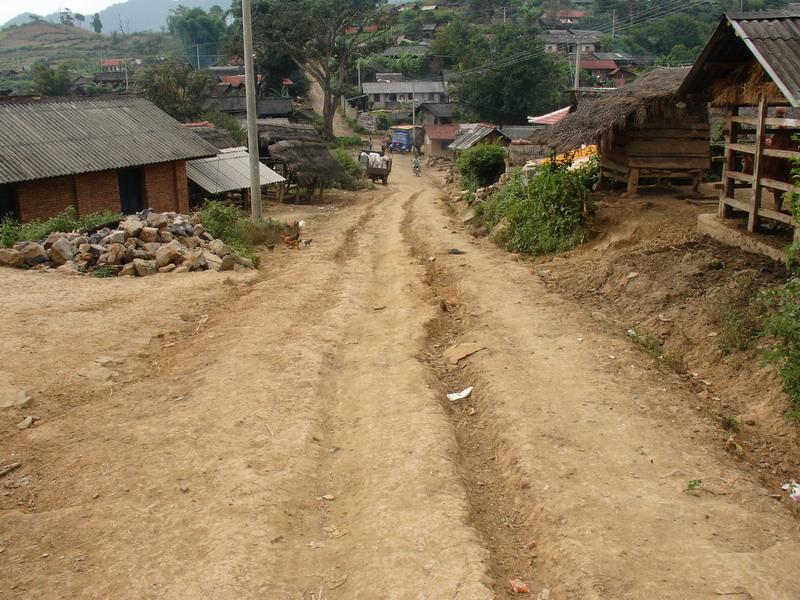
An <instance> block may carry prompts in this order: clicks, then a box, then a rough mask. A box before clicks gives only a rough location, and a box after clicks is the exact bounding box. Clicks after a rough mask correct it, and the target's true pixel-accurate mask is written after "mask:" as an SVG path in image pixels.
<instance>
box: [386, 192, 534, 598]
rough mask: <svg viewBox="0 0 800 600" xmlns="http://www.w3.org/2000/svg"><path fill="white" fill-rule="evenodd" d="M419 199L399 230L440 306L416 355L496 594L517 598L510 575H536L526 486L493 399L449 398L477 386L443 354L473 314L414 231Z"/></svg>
mask: <svg viewBox="0 0 800 600" xmlns="http://www.w3.org/2000/svg"><path fill="white" fill-rule="evenodd" d="M415 199H416V196H412V197H411V198H409V199H408V200H407V201H406V202H405V203H404V205H403V209H404V213H405V214H404V219H403V222H402V225H401V231H402V234H403V238H404V240H405V241H406V243H407V244H408V246H409V247H410V248H411V252H412V254H413V256H415V257H416V258H418V259H419V260H421V261H424V262H425V264H426V271H425V280H424V283H425V285H426V287H427V288H428V294H427V297H426V298H425V300H426V301H427V302H429V303H431V304H435V305H438V306H439V311H438V313H437V315H436V317H434V318H433V319H432V320H430V321H429V322H428V323H427V325H426V337H425V349H424V350H423V351H422V352H421V353H420V355H419V357H418V358H419V360H420V361H421V362H423V363H424V364H425V365H427V367H428V370H429V373H430V377H431V380H432V381H431V385H432V387H433V388H434V389H437V390H438V392H439V393H438V397H439V398H440V399H441V403H442V406H443V409H444V411H445V413H446V414H447V415H448V418H449V420H450V423H451V425H452V430H453V435H454V438H455V441H456V447H457V452H456V457H455V459H456V467H457V470H458V473H459V476H460V479H461V483H462V485H463V486H464V489H465V490H466V493H467V500H468V504H469V517H470V521H469V523H468V524H469V525H470V526H472V527H473V528H474V529H475V530H476V531H477V532H478V533H479V535H480V537H481V540H482V542H483V545H484V547H485V548H486V549H487V550H488V552H489V564H488V565H487V567H488V571H489V575H490V576H491V578H492V581H493V588H494V592H495V594H496V597H497V598H501V597H509V598H510V597H515V596H516V594H513V593H512V592H511V590H510V588H509V579H516V580H519V581H522V582H524V583H526V584H528V585H529V586H530V585H531V583H532V582H533V581H534V580H535V571H534V567H535V560H536V549H535V546H536V542H535V540H533V539H532V538H531V537H530V536H529V535H526V529H527V527H526V519H527V514H528V513H526V512H523V506H524V505H523V503H522V502H521V499H520V498H519V497H518V494H517V493H516V492H517V490H520V489H526V488H527V487H528V485H527V484H526V483H525V482H524V480H523V478H522V477H521V474H519V473H518V470H517V468H516V461H515V459H514V458H513V456H512V454H511V452H510V451H509V450H508V449H507V448H506V447H505V444H503V443H502V442H501V440H500V437H499V436H498V435H497V433H496V432H497V429H496V425H495V423H494V422H493V420H492V418H491V412H490V411H489V410H488V404H489V399H488V398H485V397H483V395H482V394H481V392H480V390H479V389H477V390H475V391H473V394H472V396H471V397H470V398H468V399H467V400H463V401H458V402H450V401H449V400H447V397H446V394H447V393H449V392H453V391H458V390H463V389H465V388H466V387H468V386H475V384H476V383H477V382H476V381H475V378H474V377H471V376H470V372H469V371H470V370H469V369H467V368H462V367H463V366H464V365H451V364H449V363H448V362H447V361H446V360H444V359H443V357H442V353H443V352H444V350H446V349H447V348H448V347H450V346H452V345H454V344H456V343H458V342H459V341H462V340H469V331H470V315H469V312H468V307H466V306H465V305H464V304H463V301H462V295H461V291H460V288H459V282H458V279H457V277H455V276H454V274H453V273H452V272H451V271H449V270H448V269H446V268H443V267H441V266H439V265H438V264H437V262H436V260H435V257H434V256H431V255H432V251H431V249H430V248H429V247H428V246H427V245H426V244H425V243H424V242H423V241H422V240H421V239H420V237H419V236H418V235H417V233H416V231H415V229H414V200H415ZM432 259H433V260H432ZM476 387H480V386H476ZM531 591H533V587H531ZM534 597H536V596H534ZM543 597H544V596H543Z"/></svg>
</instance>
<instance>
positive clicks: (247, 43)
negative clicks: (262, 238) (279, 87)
mask: <svg viewBox="0 0 800 600" xmlns="http://www.w3.org/2000/svg"><path fill="white" fill-rule="evenodd" d="M242 26H243V29H244V31H243V34H244V79H245V93H246V95H247V150H248V152H249V154H250V215H251V216H252V218H253V221H256V222H258V221H261V171H260V167H259V161H258V158H259V156H258V124H257V123H256V80H255V65H254V64H253V13H252V11H251V9H250V0H242Z"/></svg>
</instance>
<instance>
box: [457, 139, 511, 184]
mask: <svg viewBox="0 0 800 600" xmlns="http://www.w3.org/2000/svg"><path fill="white" fill-rule="evenodd" d="M456 166H458V171H459V173H461V187H462V188H464V189H465V190H470V191H473V192H474V191H475V190H476V189H478V188H479V187H486V186H487V185H491V184H493V183H494V182H495V181H497V180H498V179H499V178H500V175H502V174H503V171H505V166H506V151H505V150H504V149H503V148H501V147H500V146H493V145H491V144H481V145H480V146H473V147H472V148H469V149H467V150H464V152H462V153H461V156H459V157H458V159H457V160H456Z"/></svg>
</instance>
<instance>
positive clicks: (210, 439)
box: [0, 157, 800, 600]
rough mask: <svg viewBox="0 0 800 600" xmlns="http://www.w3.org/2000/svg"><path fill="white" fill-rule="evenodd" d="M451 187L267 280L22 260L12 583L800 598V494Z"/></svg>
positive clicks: (34, 592)
mask: <svg viewBox="0 0 800 600" xmlns="http://www.w3.org/2000/svg"><path fill="white" fill-rule="evenodd" d="M438 175H439V174H438V173H432V174H428V173H426V174H425V175H424V176H423V177H422V178H413V177H411V176H410V168H409V165H408V159H407V158H406V157H397V158H396V161H395V172H394V173H393V174H392V178H391V181H390V185H389V186H388V187H387V188H384V189H380V190H378V191H376V192H371V193H366V194H363V195H360V196H358V198H359V199H358V200H356V201H353V202H351V203H348V204H343V205H339V206H337V207H335V209H332V208H330V207H329V208H328V209H324V210H323V209H322V208H320V207H304V208H300V209H296V210H297V212H296V213H294V214H303V215H304V216H306V218H307V220H308V223H309V227H308V229H307V235H308V236H310V237H313V238H314V242H313V244H312V245H311V246H310V247H309V248H305V249H303V250H297V251H293V250H289V249H285V248H279V249H276V251H275V253H274V254H271V255H268V256H267V258H266V260H265V265H264V267H263V268H262V270H261V271H260V272H259V273H257V274H239V273H236V274H229V275H226V274H221V273H200V274H192V275H184V276H156V277H151V278H145V279H133V280H131V279H126V280H121V279H115V280H96V279H89V278H85V279H84V278H76V279H69V278H65V277H63V276H57V275H52V274H35V273H24V272H17V271H10V270H5V271H2V272H0V281H2V287H3V297H2V308H3V310H2V314H3V319H2V320H0V351H2V356H3V357H4V358H3V361H2V365H0V385H2V386H5V389H14V388H19V389H20V390H24V391H25V392H26V393H28V394H29V395H30V396H31V397H32V404H31V406H30V407H29V408H26V409H24V410H23V409H7V410H5V411H0V425H1V426H2V428H1V431H2V434H0V435H1V436H2V437H0V463H2V464H8V463H10V462H15V461H19V462H22V467H21V468H20V469H18V470H17V471H15V472H14V473H12V474H10V475H6V476H4V477H3V478H2V480H0V482H2V487H0V508H2V510H1V511H0V573H2V577H0V597H2V598H15V599H27V598H47V599H50V598H64V599H73V598H104V599H106V598H107V599H113V600H121V599H131V600H133V599H149V598H166V599H204V598H208V599H212V598H213V599H215V600H233V599H236V600H241V599H248V598H259V599H281V600H282V599H301V598H302V599H306V600H310V599H311V598H314V599H315V600H320V599H321V598H325V599H350V598H359V599H378V598H386V599H424V598H430V599H439V598H441V599H453V598H459V599H464V600H480V599H487V600H488V599H491V598H506V597H510V596H511V594H510V593H509V592H508V591H506V585H507V581H508V579H510V578H515V579H519V580H521V581H524V582H525V583H527V584H528V586H529V587H530V589H531V594H530V595H529V596H521V597H530V598H537V597H539V598H547V597H549V598H551V599H554V600H558V599H566V598H572V599H593V598H609V599H627V598H637V599H638V598H642V599H645V598H646V599H662V598H664V599H667V598H669V599H695V598H696V599H719V598H731V599H735V600H739V599H745V598H755V599H765V600H767V599H768V600H775V599H782V598H787V599H788V598H794V599H796V598H800V588H799V587H798V581H797V576H798V573H799V572H800V530H799V529H798V524H797V521H796V520H795V519H794V518H793V517H792V516H791V515H790V513H789V511H788V510H787V509H786V507H785V505H784V503H785V502H786V499H784V500H783V501H776V500H775V499H774V498H771V497H770V496H769V494H774V493H775V492H776V490H768V489H765V488H763V487H761V486H760V485H759V484H757V483H756V481H755V479H754V478H752V477H750V476H749V475H748V473H747V472H746V471H745V470H744V467H743V466H742V465H741V463H738V462H737V461H736V458H735V456H733V455H731V454H728V453H726V452H724V450H723V449H721V448H720V447H719V445H718V444H712V443H710V442H708V441H707V440H708V439H709V438H710V436H708V435H705V433H706V432H708V431H709V430H710V429H711V428H713V427H716V425H715V424H713V423H711V422H709V421H706V420H705V418H704V417H702V416H700V415H699V414H698V411H697V410H696V407H695V406H694V398H693V395H692V394H689V393H688V392H685V391H683V390H682V389H681V388H680V386H679V385H678V384H677V382H676V380H675V379H674V378H671V377H669V376H667V375H664V374H662V373H660V372H659V371H657V370H655V369H652V368H651V367H650V366H649V364H650V363H649V359H648V358H647V357H646V356H645V355H644V354H641V353H639V352H637V351H635V350H634V349H633V348H632V347H631V346H630V345H629V344H627V343H626V342H625V340H623V339H621V338H620V337H618V336H615V335H612V334H611V333H608V332H605V331H604V330H602V329H600V328H599V327H598V326H597V325H596V324H595V323H594V321H593V320H592V319H591V318H590V317H589V316H588V315H586V314H585V313H584V312H582V311H581V310H580V309H579V308H578V307H576V306H573V305H571V304H570V303H568V302H564V301H563V300H561V299H559V297H558V296H556V295H554V294H551V293H549V292H548V291H547V290H546V289H545V288H544V287H543V286H542V284H541V283H540V282H539V281H538V279H537V277H536V276H535V274H534V270H533V268H532V267H531V266H530V265H529V264H527V263H524V262H516V261H515V260H514V258H513V257H512V256H511V255H509V254H506V253H504V252H502V251H501V250H499V249H496V248H494V247H492V246H491V245H490V244H488V243H486V242H484V241H478V240H474V239H473V238H472V237H471V236H470V235H469V234H468V232H467V231H466V230H464V229H463V228H462V227H461V225H460V220H459V219H453V218H452V217H451V216H450V215H449V214H448V208H447V206H446V204H445V203H444V202H443V201H442V200H440V198H439V196H440V193H439V192H438V191H437V185H438V179H437V178H436V177H437V176H438ZM287 210H288V209H287ZM450 248H460V249H462V250H463V251H464V252H465V253H464V254H461V255H451V254H448V253H447V250H448V249H450ZM431 257H433V258H435V260H431ZM461 342H476V343H478V344H479V345H481V346H485V347H486V349H485V350H483V351H481V352H479V353H477V354H475V355H473V356H471V357H470V358H467V359H465V360H463V361H461V362H460V363H459V364H458V365H452V364H449V363H448V362H447V361H445V360H444V359H443V358H442V353H443V352H444V350H446V349H447V348H449V347H450V346H452V345H453V344H456V343H461ZM103 357H106V358H103ZM98 359H99V361H100V362H97V360H98ZM467 385H472V386H474V387H475V392H474V394H473V396H472V397H471V398H468V399H466V400H461V401H458V402H452V403H451V402H448V401H447V400H446V399H445V398H444V394H445V392H450V391H456V390H459V389H462V387H466V386H467ZM26 414H31V415H37V416H41V417H42V421H40V422H39V423H38V424H37V425H35V426H34V427H33V428H31V429H27V430H24V431H18V430H17V429H16V427H15V424H16V422H18V421H19V420H21V418H22V417H23V416H25V415H26ZM691 480H701V481H702V483H701V484H700V485H699V487H698V489H696V490H694V491H691V492H689V491H687V485H688V484H689V482H690V481H691ZM777 491H780V490H777ZM545 590H549V591H545ZM548 594H549V595H548Z"/></svg>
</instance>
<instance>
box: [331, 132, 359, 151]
mask: <svg viewBox="0 0 800 600" xmlns="http://www.w3.org/2000/svg"><path fill="white" fill-rule="evenodd" d="M363 142H364V140H362V139H361V136H359V135H341V136H339V137H337V138H336V145H337V146H338V147H339V148H360V147H361V144H362V143H363Z"/></svg>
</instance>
